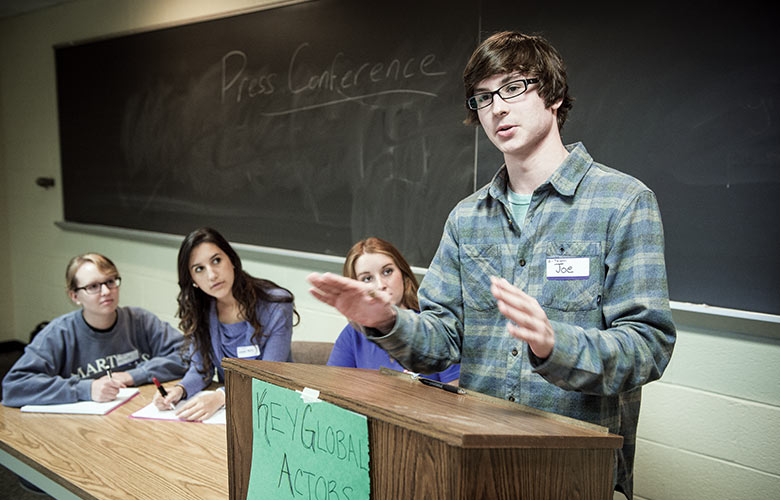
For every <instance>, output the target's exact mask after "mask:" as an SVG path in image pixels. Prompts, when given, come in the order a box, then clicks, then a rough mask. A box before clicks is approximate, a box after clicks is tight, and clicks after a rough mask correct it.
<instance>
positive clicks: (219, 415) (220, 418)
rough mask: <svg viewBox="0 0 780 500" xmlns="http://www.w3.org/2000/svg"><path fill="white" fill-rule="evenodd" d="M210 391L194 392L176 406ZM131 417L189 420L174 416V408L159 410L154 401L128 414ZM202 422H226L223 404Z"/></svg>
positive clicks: (177, 420) (177, 406)
mask: <svg viewBox="0 0 780 500" xmlns="http://www.w3.org/2000/svg"><path fill="white" fill-rule="evenodd" d="M210 392H214V391H200V392H199V393H197V394H195V396H193V397H192V398H189V399H188V400H186V401H179V403H178V404H177V405H176V408H179V407H181V406H182V405H184V404H185V403H186V402H187V401H190V400H192V399H193V398H196V397H198V396H200V395H201V394H208V393H210ZM130 416H131V417H132V418H147V419H152V420H173V421H176V422H190V421H189V420H180V419H179V417H177V416H176V410H159V409H158V408H157V407H156V406H155V405H154V403H149V404H148V405H146V406H144V407H143V408H141V409H140V410H138V411H137V412H135V413H133V414H132V415H130ZM202 422H203V423H204V424H225V423H226V422H227V415H226V413H225V407H224V406H223V407H222V408H220V409H219V410H217V412H216V413H215V414H214V415H212V416H211V417H209V418H207V419H206V420H203V421H202Z"/></svg>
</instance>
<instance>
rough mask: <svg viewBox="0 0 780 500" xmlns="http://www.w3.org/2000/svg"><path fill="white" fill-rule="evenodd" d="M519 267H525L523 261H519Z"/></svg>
mask: <svg viewBox="0 0 780 500" xmlns="http://www.w3.org/2000/svg"><path fill="white" fill-rule="evenodd" d="M520 267H525V259H520Z"/></svg>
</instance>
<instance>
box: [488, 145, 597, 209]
mask: <svg viewBox="0 0 780 500" xmlns="http://www.w3.org/2000/svg"><path fill="white" fill-rule="evenodd" d="M566 150H567V151H568V152H569V155H568V156H567V157H566V159H565V160H563V163H561V165H560V166H559V167H558V168H557V169H556V170H555V172H553V174H552V175H551V176H550V178H549V179H547V180H546V181H545V182H543V183H542V185H541V186H539V187H538V188H536V191H539V190H541V189H545V188H546V187H547V186H548V185H549V186H552V188H553V189H555V190H556V191H558V193H560V194H561V195H562V196H574V192H575V191H576V190H577V186H579V184H580V182H581V181H582V178H583V177H585V174H586V173H587V171H588V169H589V168H590V166H591V164H592V163H593V158H592V157H591V156H590V154H589V153H588V151H587V150H586V149H585V146H584V145H583V144H582V143H581V142H577V143H574V144H569V145H568V146H566ZM507 175H508V174H507V170H506V164H504V165H502V166H501V168H500V169H499V170H498V172H496V175H494V176H493V180H492V181H491V182H490V186H489V188H488V189H487V190H486V191H485V192H483V193H482V194H481V195H480V196H479V199H480V200H484V199H485V198H487V197H488V196H491V197H493V198H495V199H496V200H499V201H502V200H504V199H505V198H506V186H507V182H508V179H507Z"/></svg>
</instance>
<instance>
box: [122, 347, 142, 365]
mask: <svg viewBox="0 0 780 500" xmlns="http://www.w3.org/2000/svg"><path fill="white" fill-rule="evenodd" d="M138 358H139V356H138V350H137V349H133V350H132V351H127V352H125V353H122V354H117V355H116V366H123V365H127V364H130V363H132V362H134V361H138Z"/></svg>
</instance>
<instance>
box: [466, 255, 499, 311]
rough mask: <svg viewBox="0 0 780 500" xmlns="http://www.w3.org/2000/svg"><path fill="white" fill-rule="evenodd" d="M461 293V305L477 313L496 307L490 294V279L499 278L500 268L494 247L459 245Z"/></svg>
mask: <svg viewBox="0 0 780 500" xmlns="http://www.w3.org/2000/svg"><path fill="white" fill-rule="evenodd" d="M460 258H461V266H460V273H461V280H460V283H461V293H462V294H463V304H464V305H465V306H466V307H467V308H469V309H474V310H477V311H487V310H488V309H491V308H493V307H496V300H495V299H494V298H493V294H492V293H490V277H491V276H501V275H502V274H501V271H502V266H501V258H500V255H499V251H498V249H497V247H496V246H495V245H484V244H482V245H473V244H470V245H467V244H464V245H461V255H460Z"/></svg>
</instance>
